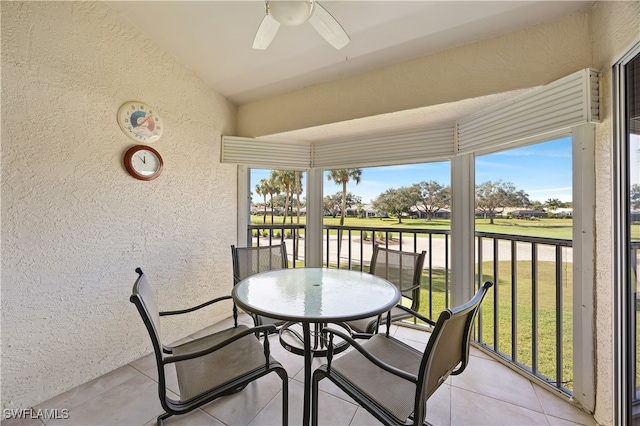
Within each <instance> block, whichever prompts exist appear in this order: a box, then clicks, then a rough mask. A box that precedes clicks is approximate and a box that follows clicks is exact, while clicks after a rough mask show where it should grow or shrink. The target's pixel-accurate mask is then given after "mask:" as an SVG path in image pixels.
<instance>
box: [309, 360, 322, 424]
mask: <svg viewBox="0 0 640 426" xmlns="http://www.w3.org/2000/svg"><path fill="white" fill-rule="evenodd" d="M320 379H322V377H321V374H320V372H319V371H317V370H316V371H314V372H313V380H312V381H311V426H318V382H319V381H320Z"/></svg>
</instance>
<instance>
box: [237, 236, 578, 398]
mask: <svg viewBox="0 0 640 426" xmlns="http://www.w3.org/2000/svg"><path fill="white" fill-rule="evenodd" d="M304 229H305V226H304V225H255V224H254V225H251V226H250V227H249V237H251V238H250V239H249V241H251V242H252V244H254V245H265V244H277V243H279V242H280V241H285V242H286V243H287V245H288V247H287V252H288V254H289V256H290V265H291V264H293V266H294V267H295V266H298V267H301V266H304V242H305V240H304ZM323 230H324V231H323V234H324V235H323V265H324V266H325V267H331V268H348V269H356V270H361V271H368V268H369V261H370V258H371V253H372V250H373V244H374V243H376V244H381V245H383V246H385V247H389V248H394V249H397V250H403V251H414V252H419V251H421V250H426V251H427V258H426V259H425V266H424V272H423V279H422V287H423V288H422V292H423V293H422V296H421V300H422V303H421V307H420V312H421V313H422V314H423V315H425V316H427V317H428V318H434V317H437V316H438V315H439V313H440V312H441V311H442V310H443V309H445V308H449V307H450V259H451V253H450V250H451V244H450V231H449V230H430V229H414V228H405V229H402V230H399V229H397V228H377V227H354V226H333V225H325V226H324V227H323ZM258 235H259V237H258ZM475 235H476V268H477V271H476V276H477V284H478V286H479V285H481V283H482V282H484V281H485V280H488V279H490V280H492V281H493V282H494V283H495V284H497V285H495V286H494V287H493V294H492V295H490V296H489V297H487V298H486V299H485V301H484V303H483V307H482V310H481V312H480V314H479V316H478V323H477V327H476V336H475V338H476V341H477V343H478V344H479V345H480V346H481V347H483V348H484V349H485V350H488V351H491V352H493V353H494V354H495V355H497V356H499V357H501V358H503V359H504V360H506V361H507V362H509V363H511V364H513V365H515V366H517V367H519V368H521V369H522V370H524V371H526V372H527V373H529V374H532V375H534V376H536V377H538V378H539V379H540V380H542V381H545V382H547V383H549V384H550V385H551V386H554V387H556V388H557V389H559V390H561V391H562V392H565V393H567V394H571V387H572V386H571V383H572V380H573V371H572V370H573V369H572V356H571V354H572V350H573V345H572V338H573V334H572V303H573V300H572V262H573V259H572V255H573V253H572V241H571V240H565V239H554V238H538V237H527V236H517V235H506V234H496V233H487V232H476V234H475ZM297 251H298V252H299V255H298V257H297V258H295V259H296V260H295V261H293V259H294V253H296V252H297Z"/></svg>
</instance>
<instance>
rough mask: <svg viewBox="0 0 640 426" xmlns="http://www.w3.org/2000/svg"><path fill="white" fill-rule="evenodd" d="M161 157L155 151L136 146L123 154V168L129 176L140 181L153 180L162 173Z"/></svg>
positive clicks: (146, 147) (143, 146)
mask: <svg viewBox="0 0 640 426" xmlns="http://www.w3.org/2000/svg"><path fill="white" fill-rule="evenodd" d="M163 165H164V163H163V162H162V157H161V156H160V154H159V153H158V151H156V150H155V149H153V148H151V147H148V146H145V145H136V146H133V147H131V148H129V149H128V150H127V152H125V154H124V167H125V169H127V171H128V172H129V174H130V175H131V176H133V177H134V178H136V179H140V180H153V179H155V178H157V177H158V176H160V173H161V172H162V166H163Z"/></svg>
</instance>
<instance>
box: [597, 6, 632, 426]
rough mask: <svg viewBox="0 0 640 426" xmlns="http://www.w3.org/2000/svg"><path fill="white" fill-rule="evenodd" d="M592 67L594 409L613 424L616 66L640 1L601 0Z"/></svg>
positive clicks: (629, 42) (628, 42) (604, 421)
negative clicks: (595, 78) (595, 121)
mask: <svg viewBox="0 0 640 426" xmlns="http://www.w3.org/2000/svg"><path fill="white" fill-rule="evenodd" d="M591 26H592V33H593V36H592V41H593V52H594V54H593V56H594V65H593V66H594V67H595V68H597V69H599V70H600V71H601V72H602V74H601V76H600V117H601V119H602V123H601V124H599V125H598V126H596V149H595V155H596V158H595V166H596V206H595V209H596V213H595V217H596V229H595V235H596V248H595V249H596V253H595V259H596V265H595V282H594V291H595V294H596V309H595V312H596V318H595V319H594V320H595V324H597V326H595V327H594V330H595V333H596V336H595V344H596V395H597V398H596V412H595V417H596V419H597V420H598V422H600V423H601V424H605V425H609V424H613V409H614V407H613V397H614V393H613V378H614V360H613V338H614V336H613V324H612V320H611V319H612V318H613V317H614V316H613V305H612V301H613V289H614V285H617V283H613V282H612V262H613V259H612V254H613V247H612V239H611V235H612V232H611V230H612V216H611V206H612V205H613V195H612V187H613V181H612V163H613V158H612V154H613V129H612V126H613V121H612V120H613V118H614V117H613V108H612V96H613V93H612V88H613V76H612V66H613V65H614V64H615V62H617V61H618V60H620V58H621V57H622V56H623V55H624V54H626V53H627V52H628V50H629V49H630V48H631V47H632V46H633V45H634V44H635V43H638V42H639V41H640V2H638V1H633V2H598V3H596V5H595V7H594V9H593V12H592V19H591Z"/></svg>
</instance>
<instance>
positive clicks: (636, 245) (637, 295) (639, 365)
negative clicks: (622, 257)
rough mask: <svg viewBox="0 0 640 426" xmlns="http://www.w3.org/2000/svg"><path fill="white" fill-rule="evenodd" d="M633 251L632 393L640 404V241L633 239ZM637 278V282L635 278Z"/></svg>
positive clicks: (634, 400)
mask: <svg viewBox="0 0 640 426" xmlns="http://www.w3.org/2000/svg"><path fill="white" fill-rule="evenodd" d="M630 250H631V253H630V254H629V262H630V265H629V266H630V269H631V271H630V272H631V277H629V279H630V281H631V283H630V285H631V286H632V287H631V292H632V297H631V300H632V301H633V303H634V306H633V309H631V312H632V315H633V318H632V323H631V324H632V327H631V329H632V332H631V336H630V337H631V342H630V345H631V348H632V362H631V369H632V373H631V374H632V378H633V379H632V383H635V386H634V392H633V394H632V403H633V404H634V405H640V347H638V343H640V342H639V339H638V336H639V335H640V329H639V328H640V323H639V321H640V288H638V284H640V280H638V262H640V259H639V257H640V241H631V244H630ZM634 279H635V282H633V280H634Z"/></svg>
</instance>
